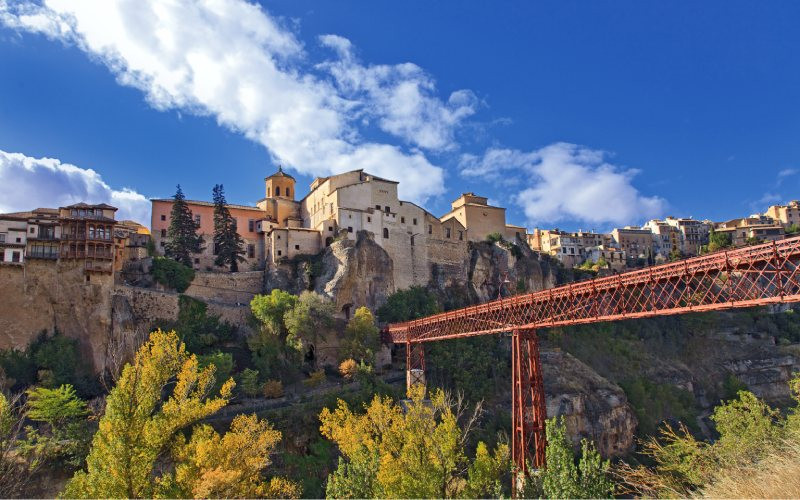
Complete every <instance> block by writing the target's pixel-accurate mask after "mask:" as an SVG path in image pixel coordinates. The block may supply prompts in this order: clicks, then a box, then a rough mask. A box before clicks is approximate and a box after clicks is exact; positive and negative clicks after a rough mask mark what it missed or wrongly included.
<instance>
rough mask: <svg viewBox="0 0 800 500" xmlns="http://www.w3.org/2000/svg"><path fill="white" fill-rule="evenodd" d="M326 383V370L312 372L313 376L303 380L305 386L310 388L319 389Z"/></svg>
mask: <svg viewBox="0 0 800 500" xmlns="http://www.w3.org/2000/svg"><path fill="white" fill-rule="evenodd" d="M323 382H325V370H322V369H320V370H317V371H315V372H311V375H309V377H308V378H307V379H305V380H303V384H305V385H306V386H308V387H318V386H320V385H322V383H323Z"/></svg>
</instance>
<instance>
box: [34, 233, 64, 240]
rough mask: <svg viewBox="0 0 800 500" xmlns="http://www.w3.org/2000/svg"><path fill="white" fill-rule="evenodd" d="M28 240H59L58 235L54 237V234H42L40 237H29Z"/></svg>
mask: <svg viewBox="0 0 800 500" xmlns="http://www.w3.org/2000/svg"><path fill="white" fill-rule="evenodd" d="M28 239H29V240H45V241H53V240H57V239H59V238H56V235H54V234H42V233H39V234H38V235H34V234H32V235H30V236H28Z"/></svg>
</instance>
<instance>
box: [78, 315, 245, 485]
mask: <svg viewBox="0 0 800 500" xmlns="http://www.w3.org/2000/svg"><path fill="white" fill-rule="evenodd" d="M213 384H214V365H209V366H208V367H206V368H205V369H203V370H200V369H198V366H197V357H196V356H194V355H193V354H189V353H188V352H186V347H185V346H184V344H183V343H182V342H181V341H180V340H179V339H178V336H177V335H176V334H175V332H172V331H171V332H162V331H161V330H156V331H155V332H153V333H152V334H151V335H150V339H149V340H148V341H147V342H146V343H145V344H144V345H142V346H141V347H140V348H139V350H138V351H137V353H136V356H135V358H134V361H133V364H128V365H126V366H125V368H124V369H123V370H122V375H121V376H120V378H119V380H118V382H117V385H116V387H114V388H113V389H112V390H111V391H110V392H109V394H108V397H107V399H106V410H105V414H104V415H103V417H102V418H101V419H100V424H99V429H98V431H97V433H96V434H95V436H94V439H93V440H92V448H91V451H90V452H89V456H88V457H87V458H86V470H85V471H78V472H77V473H76V474H75V476H74V477H73V478H72V480H70V482H69V483H68V484H67V488H66V491H65V492H64V495H65V496H67V497H86V498H98V497H114V498H123V497H125V498H134V497H152V496H153V495H154V494H155V493H156V492H155V491H154V489H153V468H154V465H155V463H156V460H157V459H158V458H159V456H160V455H161V454H162V453H163V452H164V451H165V450H166V449H167V447H168V445H169V444H170V442H171V441H172V439H173V438H174V437H175V434H176V433H177V432H178V431H179V430H181V429H184V428H185V427H187V426H189V425H191V424H193V423H195V422H197V421H199V420H201V419H203V418H205V417H207V416H209V415H211V414H213V413H214V412H216V411H217V410H219V409H220V408H222V407H223V406H225V404H227V402H228V400H229V399H230V396H231V390H232V389H233V386H234V383H233V380H228V381H227V382H225V383H224V384H223V385H222V388H221V390H220V396H219V397H215V398H209V397H207V395H208V394H209V391H210V389H211V387H212V386H213ZM167 387H170V388H171V391H170V392H171V395H170V396H169V397H168V398H167V400H166V401H164V399H163V393H164V391H165V389H166V388H167Z"/></svg>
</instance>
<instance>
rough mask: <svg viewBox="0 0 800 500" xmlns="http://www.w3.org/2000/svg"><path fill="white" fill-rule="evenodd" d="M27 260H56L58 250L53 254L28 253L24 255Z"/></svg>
mask: <svg viewBox="0 0 800 500" xmlns="http://www.w3.org/2000/svg"><path fill="white" fill-rule="evenodd" d="M25 258H27V259H51V260H56V259H58V250H56V251H54V252H42V251H29V252H26V253H25Z"/></svg>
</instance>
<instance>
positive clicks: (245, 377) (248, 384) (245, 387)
mask: <svg viewBox="0 0 800 500" xmlns="http://www.w3.org/2000/svg"><path fill="white" fill-rule="evenodd" d="M239 388H240V389H241V391H242V392H243V393H244V394H245V396H249V397H251V398H252V397H255V396H256V395H257V394H258V393H259V390H260V389H261V385H260V384H259V383H258V370H252V369H250V368H245V369H244V370H242V373H240V374H239Z"/></svg>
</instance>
